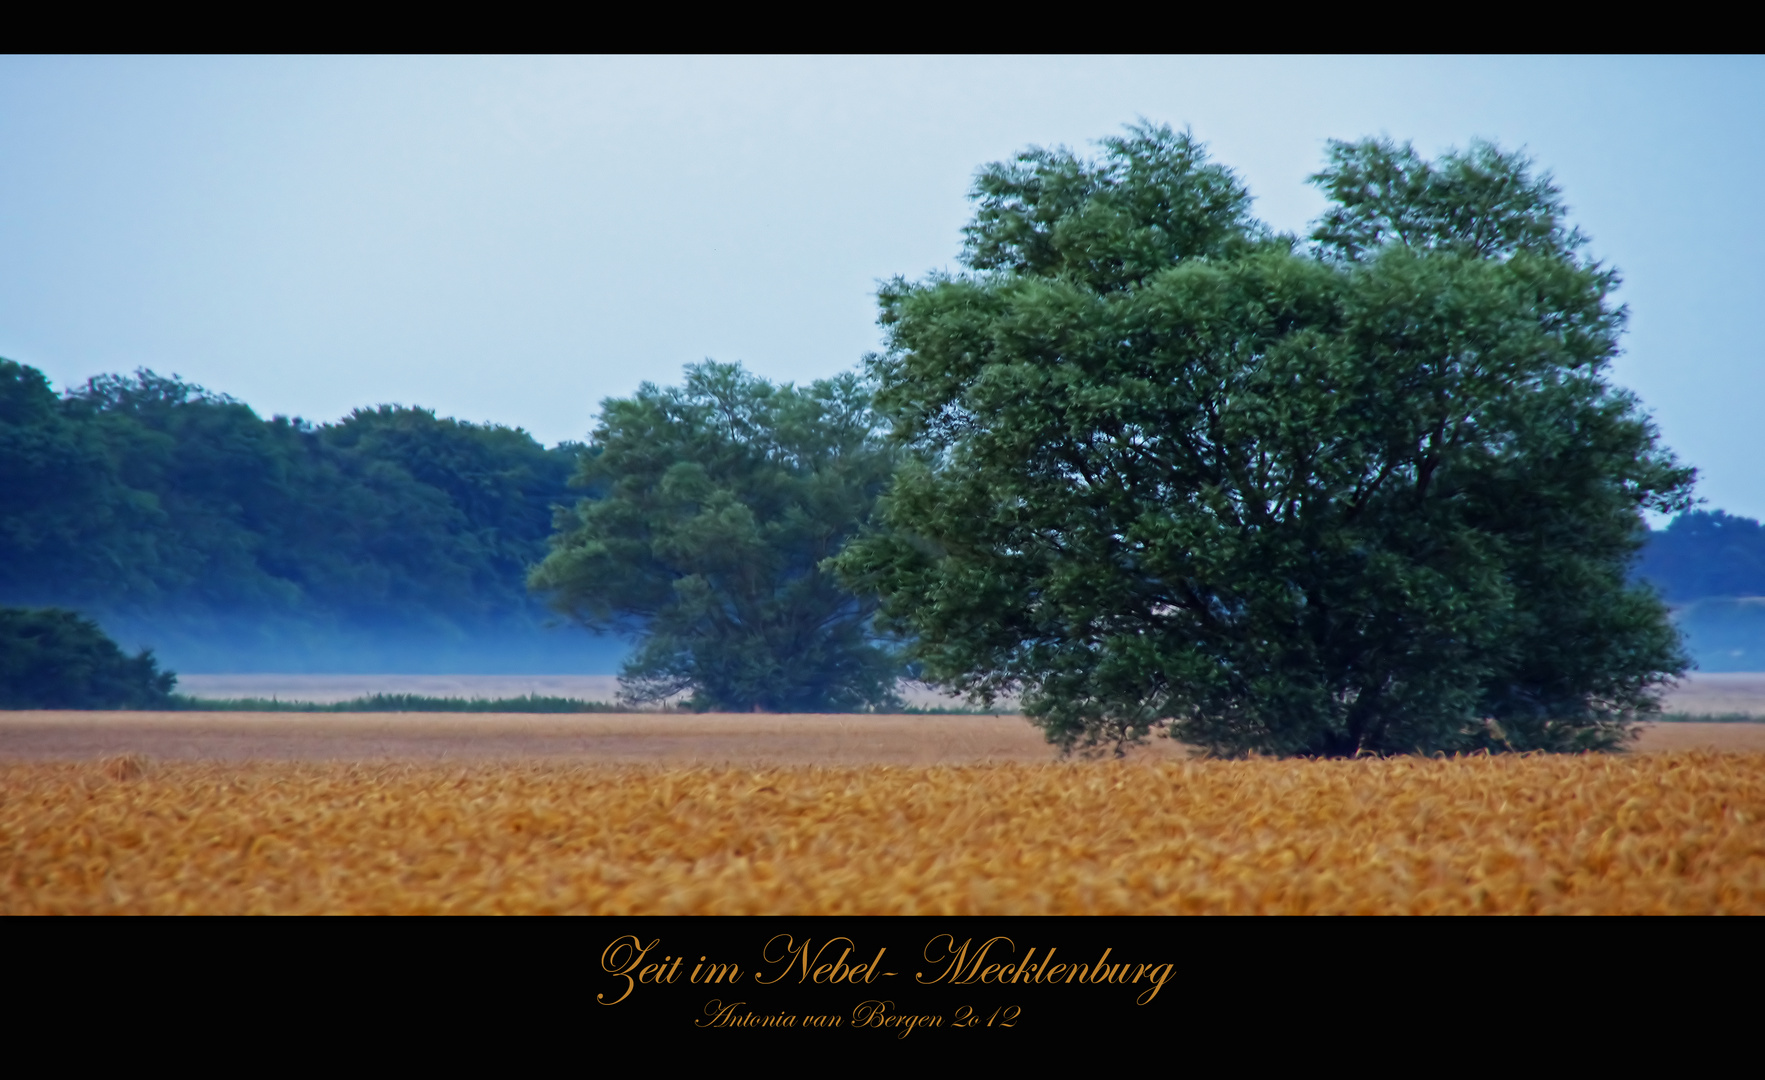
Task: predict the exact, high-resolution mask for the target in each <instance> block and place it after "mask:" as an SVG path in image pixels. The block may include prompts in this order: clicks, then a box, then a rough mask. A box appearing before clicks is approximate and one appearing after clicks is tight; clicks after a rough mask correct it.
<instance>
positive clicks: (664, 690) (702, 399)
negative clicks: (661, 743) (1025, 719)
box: [531, 362, 900, 712]
mask: <svg viewBox="0 0 1765 1080" xmlns="http://www.w3.org/2000/svg"><path fill="white" fill-rule="evenodd" d="M878 427H879V424H878V422H877V420H876V418H875V416H874V414H873V413H872V411H871V409H870V401H869V393H868V388H867V387H866V386H865V385H864V384H863V382H862V381H861V380H860V379H859V378H858V377H856V376H854V375H845V376H841V377H839V378H835V379H830V380H824V381H818V382H815V383H812V384H811V385H810V386H808V387H806V388H802V389H799V388H796V387H794V386H791V385H789V384H786V385H784V386H774V385H772V384H770V383H768V382H767V381H766V380H764V379H760V378H758V377H756V376H753V375H751V374H749V373H747V372H745V371H743V370H742V369H741V368H740V366H739V365H734V364H715V363H710V362H707V363H704V364H699V365H694V366H691V367H688V368H687V373H686V381H685V385H683V386H680V387H672V388H669V389H666V390H664V389H658V388H657V387H656V386H654V385H652V384H650V383H645V384H644V385H643V386H642V387H641V388H640V389H639V390H638V393H637V395H636V396H635V397H632V398H626V399H619V400H608V401H606V402H604V403H603V404H602V411H601V416H600V422H599V425H598V426H597V427H596V428H595V430H594V433H593V437H592V441H591V443H590V448H589V452H588V453H587V454H585V455H584V456H583V458H582V466H581V471H580V472H579V473H578V475H577V479H576V482H577V483H578V484H579V485H580V486H583V487H586V488H588V489H590V490H591V491H592V492H594V493H596V494H598V495H599V496H600V497H599V498H593V499H584V500H582V501H581V502H580V503H578V504H577V506H576V507H575V509H574V510H571V511H568V512H566V513H562V514H560V515H559V518H558V529H559V531H558V533H557V535H556V536H555V537H554V538H553V550H552V553H551V554H550V555H549V556H547V558H546V560H545V562H543V563H542V564H541V565H540V566H539V568H538V569H537V570H536V571H534V574H533V576H532V579H531V580H532V584H533V587H534V588H535V589H538V590H540V591H542V592H544V593H546V594H547V595H548V596H549V597H550V599H551V601H552V603H553V604H554V606H555V607H556V608H557V609H558V610H559V611H561V612H563V613H565V614H567V615H569V616H570V617H572V618H573V619H575V620H577V621H578V622H580V623H582V624H583V625H586V626H588V627H591V628H593V629H597V630H602V631H608V630H623V631H626V632H630V633H633V634H635V635H637V636H638V637H639V638H640V641H641V644H640V645H639V647H638V650H637V652H636V653H635V654H634V655H633V656H632V658H631V659H630V661H629V662H628V663H627V664H626V666H625V670H624V673H623V674H624V679H623V682H624V692H625V694H626V696H627V698H628V699H630V700H635V701H655V700H660V699H663V698H667V697H671V696H673V695H676V694H680V693H683V692H686V691H688V690H690V691H691V692H692V698H691V701H692V703H693V705H694V706H695V707H698V708H716V709H731V710H741V711H748V710H755V709H757V710H762V711H766V712H793V711H842V710H848V709H860V708H866V707H874V706H877V705H885V704H888V703H890V702H892V701H893V699H894V687H895V682H896V679H897V678H898V676H899V674H900V665H899V662H898V661H897V659H896V657H895V655H894V653H893V652H892V651H891V650H890V649H889V648H888V647H887V645H886V644H885V643H883V642H881V641H879V640H878V639H877V636H876V634H875V633H874V629H873V626H872V623H873V616H874V613H875V603H874V601H873V600H866V599H861V598H859V597H857V596H855V595H853V594H852V593H851V592H849V591H848V590H847V589H845V588H844V587H843V586H842V585H841V584H840V582H839V581H838V580H837V579H836V578H835V576H834V575H833V574H832V573H831V572H830V571H829V570H827V569H825V568H824V567H823V563H824V562H825V561H826V560H828V559H829V558H831V557H832V556H833V555H835V554H836V553H838V552H839V550H840V549H841V546H842V545H843V544H844V543H845V542H846V540H847V539H848V538H849V537H851V536H852V535H854V534H855V533H856V532H857V531H858V529H859V528H860V527H861V526H862V525H864V524H865V523H866V522H867V521H868V520H869V519H870V515H871V511H872V509H873V507H874V505H875V502H876V499H877V496H878V495H879V494H880V492H881V491H882V488H883V487H884V485H885V484H886V483H887V481H888V478H889V475H890V472H891V469H892V466H893V461H894V457H895V453H894V451H893V450H892V449H891V448H890V447H889V446H887V445H885V444H884V442H883V440H882V438H881V436H880V434H879V431H878Z"/></svg>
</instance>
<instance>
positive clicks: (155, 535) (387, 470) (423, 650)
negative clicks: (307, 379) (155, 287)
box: [0, 360, 625, 673]
mask: <svg viewBox="0 0 1765 1080" xmlns="http://www.w3.org/2000/svg"><path fill="white" fill-rule="evenodd" d="M583 452H584V448H583V447H582V446H580V445H576V444H569V443H566V444H563V445H560V446H556V447H551V448H547V447H545V446H542V445H540V444H539V443H538V442H536V441H535V440H534V439H533V438H532V437H531V436H530V435H528V434H527V433H526V432H525V431H522V430H520V429H517V428H508V427H502V426H498V425H492V424H485V425H478V424H469V423H463V422H460V421H457V420H450V419H442V418H438V417H436V416H435V414H434V413H433V412H430V411H428V410H425V409H418V408H405V407H395V406H380V407H378V408H374V409H358V410H356V411H355V412H354V413H352V414H351V415H350V416H348V417H347V418H345V419H343V420H341V421H339V422H337V423H334V424H318V425H314V424H310V423H307V422H305V421H302V420H298V419H288V418H285V417H280V416H278V417H274V418H272V419H269V420H265V419H263V418H262V417H260V416H258V414H257V413H256V412H254V411H253V410H252V409H251V408H250V407H249V406H248V405H246V404H244V403H242V402H239V401H236V400H234V399H233V398H230V397H227V396H225V395H222V394H216V393H212V392H210V391H208V390H205V389H203V388H201V387H199V386H193V385H191V384H189V383H186V382H183V381H181V380H179V379H176V378H165V377H162V376H159V375H156V374H154V373H152V372H149V371H140V372H137V373H136V374H134V375H132V376H121V375H105V376H100V377H98V378H95V379H92V380H90V381H88V382H87V383H86V384H85V385H84V386H81V387H78V388H76V389H73V390H70V391H68V392H66V393H63V394H57V393H56V392H55V391H54V390H53V389H52V388H51V387H50V385H49V383H48V381H47V380H46V379H45V378H44V376H43V375H42V373H41V372H39V371H37V370H36V369H34V368H30V367H27V366H24V365H22V364H18V363H14V362H12V361H4V360H0V603H3V604H7V605H14V606H49V605H55V606H60V607H67V608H72V609H75V610H78V611H80V612H81V613H83V614H86V615H88V616H91V617H93V618H96V619H97V620H98V621H99V622H100V624H101V625H102V626H103V627H104V628H105V629H106V630H107V631H109V633H110V634H111V636H112V637H114V638H115V639H116V640H117V641H118V642H120V643H121V644H123V645H124V646H125V647H126V648H129V649H134V648H138V647H142V646H148V647H151V648H153V649H154V650H155V652H156V654H157V656H158V658H159V659H160V661H161V663H162V664H163V665H164V666H167V667H170V668H172V669H174V670H177V671H182V672H226V671H329V672H387V671H404V672H423V671H434V672H481V673H495V672H558V673H563V672H610V671H613V670H614V669H615V668H616V667H617V664H618V660H619V658H620V657H621V656H622V655H623V654H624V652H625V645H624V644H623V643H622V642H619V641H617V640H613V639H597V638H595V637H594V636H592V635H590V634H588V633H587V632H585V631H582V630H579V629H574V628H564V627H557V626H552V625H549V624H552V623H554V622H555V621H556V620H555V618H554V617H553V616H551V615H549V614H548V612H547V611H546V609H545V608H544V607H543V605H541V604H540V603H539V602H538V601H536V600H534V599H532V598H531V597H530V596H529V595H528V591H527V588H526V574H527V571H528V569H529V568H530V567H531V566H532V565H533V564H534V563H536V562H538V561H539V560H540V559H541V558H543V557H544V555H545V552H546V538H547V536H548V535H549V534H550V532H551V522H552V507H553V506H554V505H555V504H560V503H574V502H575V501H576V500H577V499H579V498H581V497H582V495H583V493H582V492H580V491H575V490H573V489H571V488H570V487H569V479H570V477H571V476H572V474H573V473H574V472H575V468H576V458H577V455H578V454H580V453H583Z"/></svg>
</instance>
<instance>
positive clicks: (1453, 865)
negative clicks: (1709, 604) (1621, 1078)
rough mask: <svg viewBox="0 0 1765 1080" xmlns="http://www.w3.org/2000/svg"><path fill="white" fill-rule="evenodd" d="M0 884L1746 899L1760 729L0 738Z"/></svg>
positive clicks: (1742, 906)
mask: <svg viewBox="0 0 1765 1080" xmlns="http://www.w3.org/2000/svg"><path fill="white" fill-rule="evenodd" d="M0 910H4V911H6V912H9V913H14V914H24V913H39V912H42V913H48V912H57V913H112V912H115V913H121V912H140V913H173V912H213V913H222V912H225V913H248V912H249V913H303V912H338V913H343V912H351V913H405V912H431V913H446V912H503V913H529V912H532V913H538V912H560V913H563V912H569V913H585V914H589V913H592V914H651V913H654V914H667V913H703V914H744V913H764V914H943V913H948V914H1019V913H1022V914H1037V913H1069V914H1178V913H1197V914H1201V913H1214V914H1239V913H1244V914H1248V913H1342V914H1348V913H1368V914H1371V913H1476V912H1488V913H1516V914H1518V913H1541V914H1542V913H1602V914H1617V913H1682V914H1691V913H1731V914H1743V913H1744V914H1752V913H1759V912H1762V911H1765V755H1760V754H1749V753H1711V752H1703V751H1690V752H1669V753H1659V754H1649V755H1605V756H1583V757H1565V756H1542V755H1541V756H1524V757H1523V756H1506V757H1494V758H1489V757H1479V758H1465V759H1456V760H1426V759H1396V760H1383V761H1268V760H1253V761H1238V762H1223V761H1183V760H1171V759H1153V758H1147V759H1142V760H1138V761H1134V760H1130V761H1127V762H1082V761H1081V762H1059V763H1051V764H1049V763H1042V764H1033V763H1022V762H1005V763H995V764H976V765H953V766H946V765H932V766H891V765H874V764H873V765H850V766H802V765H798V766H775V767H762V768H751V767H734V766H720V767H654V766H632V765H626V766H606V765H585V764H579V763H571V762H567V761H557V760H549V761H548V760H480V761H468V762H445V761H443V762H425V763H410V762H406V763H398V764H377V765H372V764H360V763H350V762H326V761H259V762H193V761H168V762H156V761H154V760H151V759H142V758H140V757H134V756H128V757H119V758H112V759H110V760H107V761H86V762H47V761H35V762H31V761H18V762H12V763H5V764H0Z"/></svg>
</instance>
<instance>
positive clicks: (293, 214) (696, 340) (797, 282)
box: [0, 57, 1765, 517]
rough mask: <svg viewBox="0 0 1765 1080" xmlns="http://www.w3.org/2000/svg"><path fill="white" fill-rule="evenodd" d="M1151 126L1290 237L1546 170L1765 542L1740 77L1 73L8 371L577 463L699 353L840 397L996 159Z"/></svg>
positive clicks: (1638, 68) (265, 70) (1706, 477)
mask: <svg viewBox="0 0 1765 1080" xmlns="http://www.w3.org/2000/svg"><path fill="white" fill-rule="evenodd" d="M1138 117H1144V118H1146V119H1148V120H1152V121H1154V122H1160V123H1170V124H1173V125H1176V126H1178V127H1182V126H1184V125H1189V126H1191V127H1192V128H1193V129H1194V131H1195V133H1196V134H1197V135H1198V136H1200V137H1201V138H1202V139H1204V140H1205V141H1207V142H1208V144H1209V145H1210V147H1211V148H1212V152H1213V155H1214V157H1215V159H1216V160H1218V161H1220V162H1222V163H1223V164H1226V165H1229V166H1231V167H1233V168H1234V169H1236V170H1238V171H1239V173H1240V174H1241V175H1242V176H1243V177H1244V179H1245V180H1246V181H1247V182H1248V183H1249V185H1250V188H1251V190H1252V192H1253V193H1255V195H1256V196H1257V210H1258V213H1259V214H1260V215H1261V216H1262V217H1263V218H1264V219H1265V220H1267V221H1269V222H1270V223H1271V224H1273V225H1275V226H1276V227H1278V228H1282V229H1288V230H1300V229H1302V228H1303V227H1304V226H1305V224H1306V222H1307V221H1308V220H1309V219H1310V218H1311V217H1312V216H1313V215H1314V214H1316V213H1317V211H1318V210H1319V208H1320V207H1321V200H1320V198H1319V197H1318V195H1317V193H1316V192H1315V191H1314V190H1313V189H1311V188H1310V187H1308V186H1307V185H1306V184H1305V183H1304V179H1305V176H1306V175H1307V174H1308V173H1310V172H1313V171H1315V170H1316V169H1317V168H1318V166H1319V165H1320V163H1321V161H1322V155H1323V148H1324V142H1325V140H1326V139H1328V138H1332V137H1335V138H1358V137H1361V136H1365V135H1390V136H1393V137H1395V138H1398V139H1412V140H1414V141H1415V143H1416V145H1417V147H1418V148H1419V149H1420V150H1422V151H1423V152H1424V153H1428V154H1430V155H1432V154H1435V153H1438V152H1439V151H1441V150H1443V149H1445V148H1447V147H1449V146H1455V145H1463V144H1464V143H1466V142H1467V141H1468V140H1470V139H1471V138H1473V137H1478V136H1481V137H1484V138H1489V139H1493V140H1495V141H1497V142H1499V143H1500V144H1502V145H1503V146H1507V147H1511V148H1512V147H1523V148H1525V149H1526V150H1527V151H1528V152H1529V153H1531V154H1532V155H1533V157H1534V158H1536V160H1537V161H1538V163H1539V164H1540V165H1541V166H1542V167H1543V168H1545V169H1547V170H1549V171H1550V172H1552V173H1553V174H1554V175H1555V176H1556V178H1557V181H1558V183H1559V184H1560V185H1561V186H1562V188H1563V190H1564V193H1565V196H1566V198H1567V200H1568V202H1569V204H1570V207H1571V210H1572V215H1573V220H1574V221H1575V222H1576V223H1577V224H1579V225H1580V226H1581V227H1582V229H1583V230H1584V231H1585V232H1586V233H1588V235H1590V236H1591V237H1592V238H1593V245H1592V250H1593V252H1594V253H1595V254H1596V255H1597V256H1598V257H1600V258H1602V259H1604V260H1606V261H1608V262H1610V263H1612V264H1614V265H1616V266H1617V267H1619V268H1620V269H1621V270H1622V271H1623V273H1624V277H1625V286H1624V289H1623V291H1622V293H1621V294H1620V295H1621V298H1622V299H1623V300H1624V301H1625V302H1626V303H1628V304H1629V305H1630V308H1631V312H1632V320H1631V333H1630V336H1629V338H1628V339H1627V340H1628V351H1627V353H1626V355H1625V356H1624V358H1623V359H1622V360H1621V361H1620V362H1619V364H1618V366H1617V372H1616V375H1617V379H1618V381H1619V382H1621V383H1623V384H1624V385H1626V386H1629V387H1630V388H1632V389H1633V390H1635V391H1636V392H1637V393H1638V394H1639V395H1640V396H1641V397H1642V399H1643V401H1644V402H1645V403H1646V405H1647V406H1648V407H1649V408H1650V409H1651V410H1652V411H1653V413H1654V414H1655V416H1656V418H1657V420H1658V422H1659V424H1660V427H1661V429H1662V432H1663V434H1664V435H1665V438H1666V441H1667V443H1668V444H1669V445H1670V446H1672V447H1673V448H1674V449H1675V450H1676V451H1677V452H1678V453H1679V454H1680V456H1681V458H1682V459H1684V460H1686V461H1688V462H1690V463H1691V464H1694V465H1696V466H1698V467H1699V468H1700V470H1701V471H1702V475H1703V480H1702V483H1701V485H1700V493H1701V494H1702V495H1704V496H1705V497H1706V498H1707V499H1708V500H1709V502H1710V505H1712V506H1716V507H1721V508H1724V509H1728V510H1731V511H1734V512H1738V513H1744V514H1748V515H1750V516H1755V517H1765V468H1762V467H1761V465H1762V463H1765V422H1762V421H1761V418H1760V417H1759V416H1758V415H1757V413H1758V406H1757V403H1758V401H1759V399H1760V398H1761V397H1762V396H1765V344H1762V343H1761V338H1760V336H1759V334H1758V332H1757V331H1756V329H1755V327H1754V325H1753V323H1754V321H1755V319H1756V314H1757V310H1758V309H1757V307H1756V305H1758V303H1759V301H1760V299H1761V297H1762V295H1765V269H1762V267H1761V262H1760V259H1759V252H1760V250H1761V248H1762V247H1765V201H1762V200H1761V199H1760V197H1759V194H1758V190H1759V186H1760V178H1761V171H1762V166H1765V61H1762V60H1760V59H1759V58H1756V57H1746V58H1658V59H1657V58H1640V59H1638V58H1584V57H1576V58H1548V57H1545V58H1536V57H1529V58H1519V59H1514V58H1490V59H1480V58H1465V57H1444V58H1442V57H1421V58H1371V59H1357V58H1222V57H1208V58H1201V59H1184V58H1145V59H1142V58H1113V57H1110V58H1039V57H1026V58H999V57H993V58H980V59H975V58H961V57H936V58H902V59H892V58H876V59H870V58H848V57H838V58H813V57H809V58H799V57H790V58H764V57H760V58H727V59H725V58H712V59H703V58H612V59H598V58H582V59H573V58H561V59H547V58H538V59H534V58H517V59H472V58H465V59H460V58H444V59H421V58H417V59H396V58H395V59H380V58H341V59H333V58H318V59H305V58H287V59H262V58H244V59H226V58H219V59H215V58H198V59H180V58H150V59H127V58H125V59H115V58H91V59H82V58H72V59H63V58H6V59H0V155H3V156H0V250H3V252H4V255H3V257H0V356H5V357H7V358H10V359H14V360H19V361H22V362H24V363H28V364H32V365H34V366H36V367H39V368H41V369H43V370H44V371H45V372H46V373H48V374H49V376H50V377H51V378H52V379H54V380H55V381H56V382H57V384H58V385H67V384H70V383H77V382H79V381H81V380H83V379H85V378H86V377H88V376H91V375H94V374H99V373H102V372H110V371H128V370H133V369H134V368H136V367H140V366H145V367H151V368H154V369H155V370H157V371H159V372H161V373H162V374H170V373H173V372H176V373H178V374H181V375H183V376H184V377H185V378H187V379H191V380H194V381H196V382H199V383H202V384H204V385H206V386H208V387H210V388H212V389H215V390H219V391H223V392H226V393H230V394H232V395H234V396H236V397H239V398H241V399H243V400H245V401H247V402H249V403H250V404H252V405H253V406H255V407H256V408H257V409H258V410H259V412H261V413H263V414H264V415H270V414H274V413H284V414H297V415H301V416H305V417H307V418H308V419H312V420H321V421H322V420H330V419H334V418H336V417H338V416H340V415H342V414H344V413H346V412H348V410H349V409H351V408H353V407H355V406H360V405H372V404H377V403H381V402H400V403H405V404H420V405H425V406H429V407H432V408H434V409H436V410H437V411H439V412H440V413H442V414H443V415H453V416H459V417H461V418H463V419H469V420H494V421H497V422H501V423H509V424H518V425H521V426H523V427H526V428H527V429H528V430H529V431H531V432H533V433H534V434H535V435H536V436H538V437H539V438H541V439H543V440H545V441H546V442H548V443H549V442H556V441H558V440H561V439H569V438H576V439H580V438H583V437H584V436H585V435H586V433H587V431H588V429H589V427H590V426H591V424H592V422H593V417H594V413H595V411H596V408H597V406H598V403H599V401H600V400H601V399H602V398H604V397H607V396H610V395H611V396H621V395H625V394H629V393H630V392H631V391H632V390H634V389H635V388H636V386H637V384H638V383H639V382H640V381H643V380H645V379H648V380H651V381H655V382H660V383H669V382H673V381H675V380H676V379H678V377H679V374H680V369H681V366H682V365H683V364H686V363H690V362H692V361H696V360H699V359H702V358H705V357H713V358H716V359H719V360H740V361H742V362H743V363H745V364H746V365H747V366H748V367H749V368H750V369H752V370H754V371H757V372H759V373H761V374H764V375H766V376H769V377H771V378H774V379H781V380H784V379H788V380H796V381H805V380H809V379H813V378H817V377H820V376H825V375H830V374H832V373H834V372H837V371H840V370H842V369H845V368H848V367H850V366H852V365H853V364H855V363H856V362H857V361H858V358H859V357H860V356H861V355H862V354H863V353H864V352H866V351H868V350H870V349H873V348H875V347H876V346H877V344H878V334H877V329H876V325H875V306H874V292H875V288H876V283H877V281H878V280H879V279H883V278H887V277H891V276H894V275H896V274H905V275H907V276H909V277H917V276H919V275H921V274H924V273H926V272H927V271H930V270H934V269H942V268H954V265H955V264H954V257H955V255H956V253H957V251H958V250H959V247H960V235H959V232H958V230H959V229H960V228H961V226H962V224H963V223H964V222H965V221H966V220H967V217H968V213H969V207H968V203H967V201H966V198H965V196H966V193H967V191H968V187H969V182H970V180H971V178H972V176H973V174H974V170H975V169H976V168H977V167H978V166H979V165H981V164H982V163H984V162H988V161H993V160H998V159H1001V158H1005V157H1008V156H1009V155H1011V154H1012V153H1014V152H1015V151H1017V150H1019V149H1021V148H1023V147H1025V146H1027V145H1030V144H1044V145H1046V144H1055V143H1066V144H1068V145H1072V146H1074V147H1082V146H1083V145H1085V144H1086V143H1088V142H1089V141H1090V140H1093V139H1096V138H1098V137H1101V136H1104V135H1108V134H1113V133H1115V132H1116V131H1118V130H1120V127H1121V125H1122V124H1124V123H1126V122H1129V121H1132V120H1134V119H1136V118H1138Z"/></svg>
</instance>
